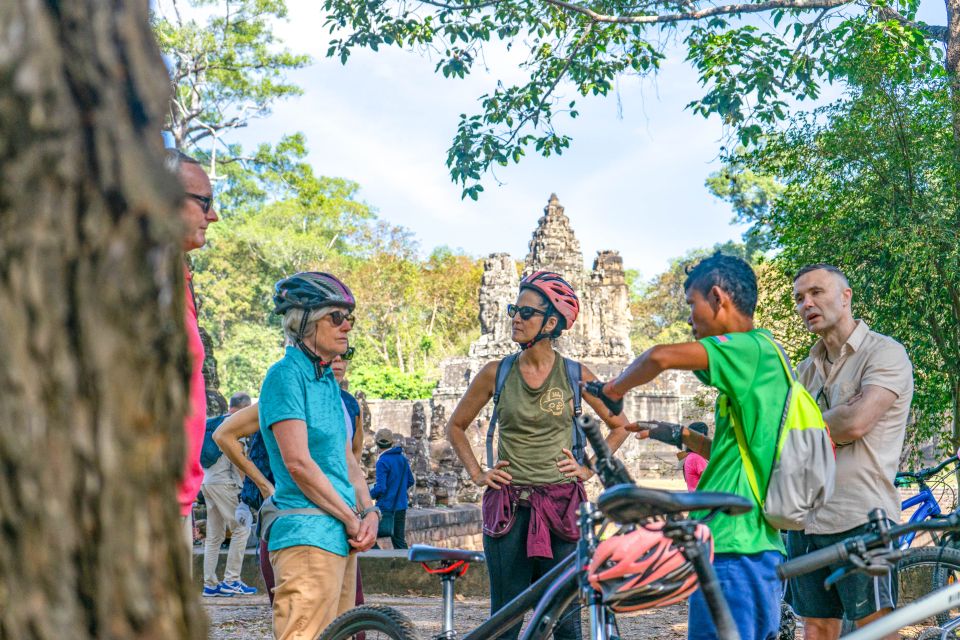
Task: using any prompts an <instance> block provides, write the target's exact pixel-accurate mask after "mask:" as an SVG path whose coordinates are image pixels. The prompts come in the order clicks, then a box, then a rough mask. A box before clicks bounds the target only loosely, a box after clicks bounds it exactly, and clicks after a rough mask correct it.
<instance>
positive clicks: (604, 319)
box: [368, 195, 702, 507]
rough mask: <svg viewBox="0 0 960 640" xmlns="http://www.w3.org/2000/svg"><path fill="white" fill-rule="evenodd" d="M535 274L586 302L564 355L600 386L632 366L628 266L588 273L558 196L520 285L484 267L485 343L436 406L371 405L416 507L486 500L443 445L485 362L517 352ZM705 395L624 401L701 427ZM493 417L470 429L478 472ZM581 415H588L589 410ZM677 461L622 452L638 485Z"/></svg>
mask: <svg viewBox="0 0 960 640" xmlns="http://www.w3.org/2000/svg"><path fill="white" fill-rule="evenodd" d="M538 270H549V271H556V272H558V273H560V274H561V275H563V276H564V277H565V278H566V279H567V280H568V281H569V282H570V284H571V285H573V287H574V288H575V289H576V291H577V292H578V295H579V297H580V301H581V313H580V316H579V318H578V319H577V322H576V324H575V325H574V327H573V329H572V330H571V331H569V332H567V333H566V334H565V335H564V336H563V337H562V338H561V339H560V340H558V341H557V350H558V351H559V352H560V353H562V354H563V355H565V356H567V357H570V358H573V359H575V360H579V361H581V362H583V363H584V364H585V365H587V366H588V367H589V368H590V369H591V370H592V371H593V372H594V374H596V375H597V377H599V378H600V379H603V380H606V379H609V378H611V377H613V376H615V375H617V374H618V373H619V372H620V371H622V370H623V368H624V367H625V366H626V365H627V364H629V362H630V361H631V360H632V359H633V357H634V354H633V353H632V351H631V346H630V322H631V317H630V309H629V292H628V291H627V284H626V280H625V277H624V270H623V260H622V259H621V257H620V254H619V253H618V252H617V251H613V250H604V251H600V252H598V253H597V256H596V258H595V259H594V261H593V267H592V268H591V269H590V270H589V271H587V270H586V269H585V268H584V260H583V253H582V252H581V249H580V242H579V241H578V240H577V238H576V236H575V235H574V232H573V229H572V228H571V226H570V220H569V218H568V217H567V216H566V214H565V212H564V207H563V206H562V205H561V204H560V202H559V199H558V198H557V196H556V195H551V196H550V199H549V202H548V203H547V206H546V207H544V213H543V216H542V217H541V218H540V219H539V221H538V223H537V227H536V229H535V230H534V232H533V236H532V238H531V240H530V244H529V252H528V254H527V256H526V259H525V260H524V263H523V268H522V275H521V273H518V268H517V263H516V262H515V261H514V259H513V258H512V257H511V256H510V255H508V254H505V253H494V254H491V255H490V256H489V257H487V258H486V260H484V271H483V277H482V280H481V286H480V292H479V297H478V302H479V320H480V329H481V335H480V337H479V338H478V339H477V340H476V341H475V342H474V343H473V344H472V345H470V349H469V353H468V355H467V356H462V357H456V358H450V359H448V360H446V361H444V362H443V363H442V376H441V379H440V382H439V383H438V385H437V388H436V390H435V391H434V394H433V398H432V399H431V400H430V401H429V402H428V403H423V402H391V401H369V403H368V404H369V407H370V411H371V413H372V414H373V421H374V425H375V428H381V427H384V426H386V427H388V428H390V429H392V430H394V431H396V432H399V433H401V434H402V435H403V436H404V439H403V446H404V450H405V451H406V453H407V455H408V457H409V458H410V461H411V465H412V466H413V469H414V473H415V474H416V476H417V486H416V489H415V491H414V495H413V502H414V506H418V507H433V506H435V505H447V506H450V505H455V504H457V503H461V502H466V503H472V502H477V501H478V500H479V496H480V489H479V488H478V487H476V486H475V485H474V484H473V483H472V482H471V481H470V479H469V478H468V477H467V476H466V473H465V472H464V471H463V469H462V466H461V465H460V462H459V460H458V459H457V457H456V455H455V454H454V452H453V449H452V447H450V445H449V444H448V443H447V442H446V439H445V437H444V429H445V426H446V419H447V416H449V415H450V413H451V412H452V410H453V408H454V407H455V406H456V404H457V402H458V401H459V400H460V398H461V397H462V395H463V394H464V392H466V389H467V386H468V385H469V384H470V381H471V380H472V379H473V377H474V376H475V375H476V374H477V372H478V371H479V370H480V369H481V368H482V367H483V366H484V365H485V364H486V363H487V362H489V361H491V360H494V359H500V358H503V357H504V356H506V355H508V354H510V353H513V352H515V351H517V350H518V347H517V345H516V344H515V343H514V342H512V340H511V339H510V334H511V332H510V319H509V318H508V317H507V314H506V308H507V305H508V304H510V303H512V302H514V301H515V300H516V297H517V292H518V287H519V282H520V278H521V277H522V276H526V275H528V274H530V273H533V272H535V271H538ZM701 391H702V387H701V386H700V385H699V383H698V382H697V381H696V379H695V378H694V377H693V376H692V375H690V374H686V373H679V372H676V373H670V374H667V375H663V376H661V377H660V378H658V379H657V380H656V381H655V382H654V383H652V384H648V385H644V386H643V387H641V388H639V389H635V390H634V391H633V392H631V393H630V394H629V395H628V396H627V402H626V412H627V415H628V416H629V417H630V419H631V420H646V419H660V420H670V421H680V420H682V419H692V418H691V415H692V414H696V415H697V417H699V412H700V411H701V410H702V409H701V407H699V406H698V405H697V404H696V402H694V401H693V400H694V398H695V397H696V396H697V394H698V393H700V392H701ZM492 408H493V407H492V403H489V404H488V405H487V406H486V407H485V408H484V410H483V411H482V412H481V414H480V415H479V416H478V417H477V420H476V421H475V423H474V425H473V426H472V427H471V428H470V429H468V436H469V438H470V441H471V445H472V446H473V449H474V453H475V454H476V455H477V457H478V459H479V460H481V462H483V461H484V457H485V453H484V442H485V436H486V431H487V425H488V424H489V419H490V413H491V411H492ZM584 410H589V408H588V407H587V405H586V404H585V403H584ZM675 454H676V451H675V450H674V449H671V448H668V447H666V446H665V445H660V444H659V443H655V442H654V443H652V444H651V443H650V441H644V442H639V441H637V440H636V439H633V438H631V439H630V440H629V441H628V442H627V443H626V444H625V445H624V446H623V447H622V448H621V450H620V455H621V456H622V457H623V459H624V460H625V461H626V462H627V464H628V466H629V467H630V469H631V471H632V472H633V473H634V475H635V476H637V477H641V476H648V477H649V476H655V477H660V476H664V475H666V476H676V474H677V460H676V455H675ZM370 468H371V467H368V469H370Z"/></svg>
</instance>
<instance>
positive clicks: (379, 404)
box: [367, 400, 418, 438]
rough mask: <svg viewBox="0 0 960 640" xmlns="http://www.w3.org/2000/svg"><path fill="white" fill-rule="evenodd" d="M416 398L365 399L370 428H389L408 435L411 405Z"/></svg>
mask: <svg viewBox="0 0 960 640" xmlns="http://www.w3.org/2000/svg"><path fill="white" fill-rule="evenodd" d="M417 402H418V401H417V400H367V408H368V410H369V412H370V429H371V430H372V431H373V433H376V432H377V430H378V429H390V431H393V432H394V433H395V434H398V435H401V436H403V437H405V438H409V437H410V425H411V423H412V421H413V406H414V405H415V404H417Z"/></svg>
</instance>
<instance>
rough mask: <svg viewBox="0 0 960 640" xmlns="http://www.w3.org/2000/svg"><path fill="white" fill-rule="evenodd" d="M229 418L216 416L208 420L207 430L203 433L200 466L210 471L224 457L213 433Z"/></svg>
mask: <svg viewBox="0 0 960 640" xmlns="http://www.w3.org/2000/svg"><path fill="white" fill-rule="evenodd" d="M226 418H227V416H225V415H223V416H215V417H213V418H207V428H206V430H205V431H204V432H203V447H201V449H200V466H201V467H203V468H204V469H209V468H210V467H212V466H213V465H214V463H215V462H216V461H217V460H219V459H220V456H222V455H223V451H221V450H220V447H218V446H217V443H216V442H214V441H213V432H214V431H216V430H217V427H219V426H220V425H221V424H222V423H223V421H224V420H226Z"/></svg>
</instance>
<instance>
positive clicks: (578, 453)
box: [487, 352, 587, 469]
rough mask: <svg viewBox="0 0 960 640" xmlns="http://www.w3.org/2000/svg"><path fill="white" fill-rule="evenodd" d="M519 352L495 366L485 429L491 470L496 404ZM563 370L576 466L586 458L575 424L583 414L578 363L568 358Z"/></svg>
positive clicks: (565, 359)
mask: <svg viewBox="0 0 960 640" xmlns="http://www.w3.org/2000/svg"><path fill="white" fill-rule="evenodd" d="M519 355H520V352H517V353H511V354H510V355H508V356H507V357H506V358H504V359H503V360H501V361H500V364H498V365H497V381H496V384H495V386H494V390H493V415H492V416H490V426H489V427H488V428H487V466H488V467H489V468H491V469H492V468H493V464H494V462H493V434H494V432H495V431H496V430H497V404H498V403H499V402H500V392H501V391H503V385H504V384H505V383H506V382H507V375H508V374H509V373H510V369H512V368H513V365H514V363H515V362H516V361H517V357H519ZM563 368H564V369H565V370H566V372H567V380H568V381H569V382H570V387H571V389H570V390H571V391H572V392H573V448H572V449H571V452H572V453H573V457H574V458H576V460H577V464H583V463H584V461H585V460H586V458H587V455H586V453H587V451H586V445H587V439H586V436H585V435H584V434H583V429H581V428H580V425H579V424H577V418H579V417H580V414H581V413H583V410H582V408H581V406H580V400H581V398H580V379H581V376H580V363H579V362H577V361H576V360H570V359H569V358H564V359H563Z"/></svg>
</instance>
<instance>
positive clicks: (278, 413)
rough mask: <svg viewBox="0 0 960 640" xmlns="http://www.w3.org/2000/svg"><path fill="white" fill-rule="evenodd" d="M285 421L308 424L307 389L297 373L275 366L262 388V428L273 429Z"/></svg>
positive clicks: (268, 373)
mask: <svg viewBox="0 0 960 640" xmlns="http://www.w3.org/2000/svg"><path fill="white" fill-rule="evenodd" d="M283 420H303V421H304V422H306V420H307V413H306V387H305V385H304V381H303V377H302V376H301V375H299V374H298V373H297V372H296V371H292V370H290V369H288V368H286V367H282V366H274V367H273V368H271V369H270V371H269V372H267V377H266V378H264V380H263V386H261V387H260V426H261V427H267V428H273V425H275V424H276V423H278V422H282V421H283Z"/></svg>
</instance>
